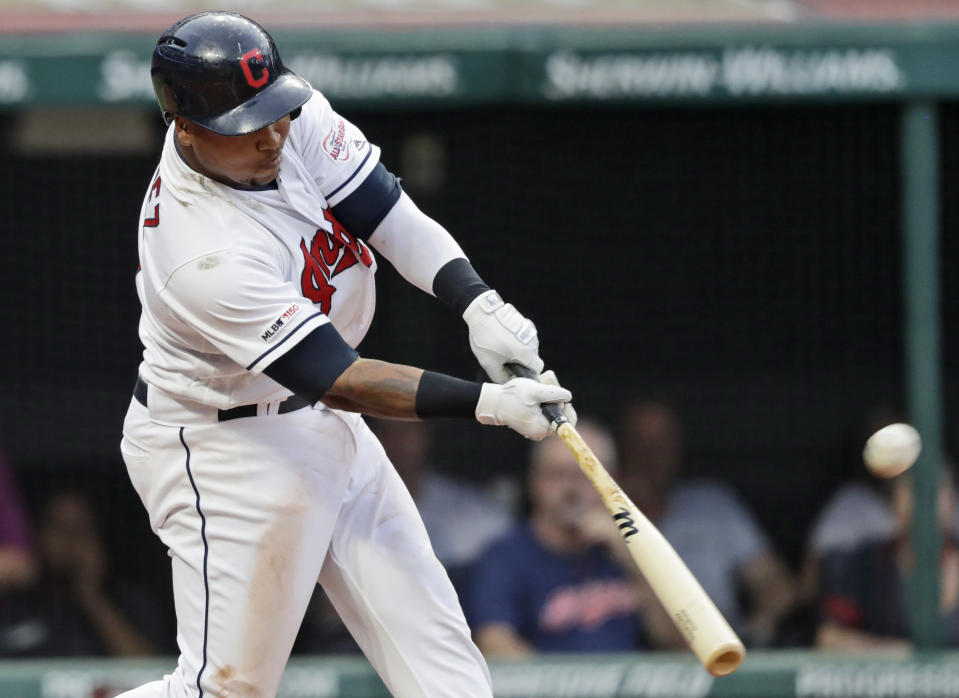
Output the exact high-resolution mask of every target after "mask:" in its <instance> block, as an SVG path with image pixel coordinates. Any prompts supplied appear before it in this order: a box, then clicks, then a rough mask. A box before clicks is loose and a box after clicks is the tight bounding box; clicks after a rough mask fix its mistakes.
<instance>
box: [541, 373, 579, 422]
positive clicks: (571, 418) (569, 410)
mask: <svg viewBox="0 0 959 698" xmlns="http://www.w3.org/2000/svg"><path fill="white" fill-rule="evenodd" d="M538 380H539V382H540V383H544V384H546V385H555V386H556V387H560V385H559V379H557V378H556V372H555V371H552V370H549V371H543V372H542V373H541V374H539V379H538ZM559 407H560V409H561V410H562V411H563V416H565V417H566V419H567V421H568V422H569V425H570V426H571V427H575V426H576V420H577V419H579V417H578V415H577V414H576V410H574V409H573V404H572V403H571V402H564V403H563V404H562V405H560V406H559Z"/></svg>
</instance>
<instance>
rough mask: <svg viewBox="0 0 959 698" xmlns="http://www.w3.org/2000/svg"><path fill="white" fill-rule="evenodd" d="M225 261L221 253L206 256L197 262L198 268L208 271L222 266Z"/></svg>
mask: <svg viewBox="0 0 959 698" xmlns="http://www.w3.org/2000/svg"><path fill="white" fill-rule="evenodd" d="M222 262H223V260H222V259H220V257H219V255H215V254H211V255H210V256H209V257H204V258H203V259H201V260H200V261H199V262H197V263H196V268H197V269H199V270H200V271H206V270H207V269H213V268H214V267H218V266H220V264H221V263H222Z"/></svg>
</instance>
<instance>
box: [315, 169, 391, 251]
mask: <svg viewBox="0 0 959 698" xmlns="http://www.w3.org/2000/svg"><path fill="white" fill-rule="evenodd" d="M402 193H403V190H402V188H401V187H400V180H399V179H398V178H397V177H396V175H394V174H393V173H392V172H390V171H389V170H387V169H386V167H384V166H383V163H382V162H378V163H376V164H375V165H374V166H373V169H372V171H371V172H370V173H369V174H368V175H367V176H366V179H364V180H363V181H362V182H361V183H360V185H359V186H358V187H356V189H354V190H353V191H352V193H350V195H349V196H345V197H343V199H342V200H341V201H340V203H338V204H337V205H336V206H333V207H332V209H333V215H334V216H336V220H338V221H339V222H340V223H342V224H343V225H344V226H345V227H346V229H347V230H348V231H349V232H350V233H352V234H353V235H354V236H356V237H358V238H362V239H363V240H366V239H368V238H369V237H370V235H372V234H373V231H374V230H376V228H377V226H379V224H380V223H381V222H382V221H383V219H384V218H385V217H386V214H387V213H389V212H390V209H392V208H393V206H394V205H396V202H397V201H399V198H400V195H401V194H402Z"/></svg>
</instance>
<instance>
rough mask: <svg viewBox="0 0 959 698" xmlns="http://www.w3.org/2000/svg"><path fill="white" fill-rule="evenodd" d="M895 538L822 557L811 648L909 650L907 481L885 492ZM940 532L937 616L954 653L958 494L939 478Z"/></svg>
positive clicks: (958, 613)
mask: <svg viewBox="0 0 959 698" xmlns="http://www.w3.org/2000/svg"><path fill="white" fill-rule="evenodd" d="M886 491H887V492H888V500H887V501H888V510H889V511H891V512H892V518H893V531H891V532H890V533H889V534H888V535H887V536H885V537H883V538H880V539H878V540H877V539H875V538H863V539H862V540H860V541H859V542H858V543H856V544H854V545H852V546H848V547H842V548H837V549H832V550H830V551H828V552H827V553H825V554H824V555H823V556H822V559H821V562H820V569H819V577H820V579H819V588H820V603H819V610H820V625H819V629H818V632H817V635H816V645H817V646H818V647H820V648H823V649H831V650H863V649H874V648H882V647H886V648H907V647H909V644H910V643H909V641H908V640H907V639H906V638H908V637H909V634H910V626H909V610H908V606H909V599H908V597H907V592H908V587H909V584H910V577H911V575H912V571H913V567H914V558H913V549H912V541H911V538H910V524H911V522H912V510H913V494H912V480H911V476H910V474H909V473H906V474H904V475H900V476H899V477H897V478H895V479H894V480H892V481H891V482H890V483H889V484H888V487H887V488H886ZM937 513H938V521H939V526H940V530H941V532H942V552H941V555H940V579H939V584H940V589H939V610H940V617H941V620H942V624H943V625H942V627H943V640H944V642H945V644H946V645H949V646H952V647H956V646H959V546H957V542H956V491H955V487H954V485H953V479H952V475H951V473H950V471H949V470H948V469H945V470H943V475H942V479H941V481H940V486H939V493H938V498H937Z"/></svg>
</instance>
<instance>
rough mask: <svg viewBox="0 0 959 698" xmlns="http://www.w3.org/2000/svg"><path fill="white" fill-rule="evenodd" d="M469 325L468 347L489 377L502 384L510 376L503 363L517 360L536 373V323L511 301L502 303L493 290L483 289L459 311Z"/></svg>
mask: <svg viewBox="0 0 959 698" xmlns="http://www.w3.org/2000/svg"><path fill="white" fill-rule="evenodd" d="M463 319H464V320H465V321H466V324H467V325H468V326H469V338H470V348H471V349H472V350H473V354H475V355H476V360H477V361H479V364H480V366H482V367H483V370H484V371H486V373H487V375H489V377H490V378H491V379H492V380H494V381H496V382H497V383H505V382H506V381H508V380H509V379H510V378H511V377H512V376H511V375H510V373H509V371H507V370H506V368H505V366H504V364H507V363H517V364H522V365H523V366H526V367H527V368H529V369H531V370H533V371H535V372H536V373H539V372H540V371H542V370H543V360H542V359H541V358H539V337H538V336H537V334H536V325H534V324H533V321H532V320H529V319H527V318H526V317H524V316H523V315H522V313H520V312H519V311H518V310H517V309H516V308H515V307H513V304H512V303H504V302H503V299H502V298H500V295H499V294H498V293H497V292H496V291H486V292H485V293H481V294H480V295H479V296H477V297H476V298H474V299H473V302H472V303H470V304H469V306H468V307H467V308H466V312H464V313H463Z"/></svg>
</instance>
